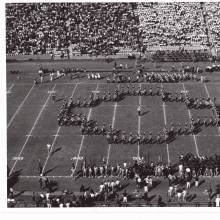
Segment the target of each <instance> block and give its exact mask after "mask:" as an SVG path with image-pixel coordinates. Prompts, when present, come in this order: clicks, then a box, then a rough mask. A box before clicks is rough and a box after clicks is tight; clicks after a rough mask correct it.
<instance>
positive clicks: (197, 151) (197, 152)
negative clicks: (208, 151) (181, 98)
mask: <svg viewBox="0 0 220 220" xmlns="http://www.w3.org/2000/svg"><path fill="white" fill-rule="evenodd" d="M182 86H183V90H184V91H186V88H185V85H184V83H182ZM185 95H186V93H185ZM187 111H188V115H189V119H190V118H191V117H192V114H191V112H190V110H189V109H188V108H187ZM192 136H193V140H194V143H195V147H196V154H197V156H198V157H199V148H198V145H197V140H196V135H195V134H193V135H192Z"/></svg>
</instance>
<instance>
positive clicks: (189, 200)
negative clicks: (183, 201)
mask: <svg viewBox="0 0 220 220" xmlns="http://www.w3.org/2000/svg"><path fill="white" fill-rule="evenodd" d="M196 196H197V195H196V194H192V195H190V196H188V198H187V201H188V202H192V201H193V200H194V199H195V198H196Z"/></svg>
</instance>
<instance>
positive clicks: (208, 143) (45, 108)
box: [7, 61, 220, 188]
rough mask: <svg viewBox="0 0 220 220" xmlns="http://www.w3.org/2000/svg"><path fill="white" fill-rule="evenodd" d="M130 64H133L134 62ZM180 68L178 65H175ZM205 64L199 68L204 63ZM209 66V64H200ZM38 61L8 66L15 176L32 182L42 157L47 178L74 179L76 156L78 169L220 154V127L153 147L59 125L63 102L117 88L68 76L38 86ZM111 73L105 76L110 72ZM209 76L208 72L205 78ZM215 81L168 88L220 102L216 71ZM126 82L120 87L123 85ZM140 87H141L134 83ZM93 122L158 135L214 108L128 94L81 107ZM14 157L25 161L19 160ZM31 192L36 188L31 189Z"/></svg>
mask: <svg viewBox="0 0 220 220" xmlns="http://www.w3.org/2000/svg"><path fill="white" fill-rule="evenodd" d="M78 62H79V63H75V62H70V63H67V62H66V61H65V62H63V63H62V62H52V63H49V62H48V63H43V64H42V66H44V67H54V68H61V67H63V66H66V65H67V66H70V67H71V66H72V65H76V66H81V67H82V66H83V67H86V68H87V69H109V70H110V69H112V67H113V63H105V62H101V61H87V62H86V61H82V62H81V63H80V61H78ZM123 62H129V65H130V66H133V64H134V63H133V62H134V61H123ZM175 65H178V64H175ZM199 65H200V64H199ZM201 65H203V66H204V65H208V64H201ZM39 66H40V64H39V63H28V62H27V63H16V64H15V63H8V64H7V72H8V73H7V159H8V166H9V167H10V169H11V173H13V172H15V171H21V177H23V178H26V181H27V182H28V181H30V183H31V181H32V177H33V178H35V177H36V176H38V175H39V174H38V171H37V168H38V159H40V160H41V161H42V163H43V165H44V172H45V175H47V176H51V177H54V178H56V177H57V178H59V179H65V177H69V175H70V168H71V158H72V157H77V158H78V159H77V160H76V165H77V167H78V168H79V167H80V164H81V162H82V160H80V159H79V158H80V157H83V158H86V159H87V161H89V162H94V163H96V164H99V163H101V162H102V160H103V158H104V159H105V160H106V161H107V163H108V164H109V165H111V164H116V163H122V162H124V161H127V162H132V161H133V157H137V156H142V157H145V158H149V159H150V160H152V161H158V158H159V157H162V159H163V161H164V162H170V163H171V164H173V163H175V162H177V160H178V156H179V155H180V154H186V153H189V152H191V153H193V154H194V155H213V154H215V153H216V154H220V131H219V130H218V128H217V127H212V128H210V127H209V128H203V129H202V131H201V132H200V133H199V134H198V135H195V136H193V135H188V136H180V137H177V138H176V139H175V140H174V141H173V142H171V143H170V144H160V145H158V144H153V145H149V144H146V145H140V146H139V145H138V144H133V145H129V144H127V145H124V144H117V145H116V144H112V145H108V144H107V141H106V138H105V137H103V136H87V135H85V136H82V135H81V133H80V130H79V128H78V127H59V126H58V124H57V115H58V112H59V108H60V106H61V105H62V99H63V98H64V97H65V96H66V97H70V96H73V97H74V98H75V99H76V98H77V97H78V96H81V97H83V96H88V95H89V93H90V92H91V91H94V90H97V91H100V92H101V93H102V92H104V91H112V92H113V91H114V89H115V88H116V86H117V84H106V83H105V79H103V80H99V81H97V80H96V81H94V80H92V81H91V80H90V81H88V80H87V79H86V78H82V79H77V80H69V78H68V77H66V78H62V79H59V80H55V81H53V82H52V83H45V84H42V85H37V86H33V79H34V78H35V77H36V76H37V73H36V72H37V70H38V68H39ZM145 66H148V67H149V68H153V67H154V64H151V63H148V64H147V63H146V64H145ZM171 66H172V64H161V67H160V68H164V69H167V68H170V67H171ZM11 69H18V70H20V71H22V72H24V74H22V75H21V76H20V78H18V76H17V75H12V74H10V73H9V71H10V70H11ZM105 74H106V73H105ZM205 75H207V74H205ZM209 78H210V82H208V83H206V84H203V83H199V82H184V84H182V83H175V84H173V83H172V84H171V83H170V84H169V83H168V84H163V87H164V88H165V89H166V90H168V91H173V92H175V91H181V90H183V89H184V88H185V89H186V90H188V91H189V93H190V94H191V95H192V96H195V97H209V96H210V97H214V96H215V97H218V98H220V75H219V73H213V74H212V75H211V76H210V77H209ZM122 85H124V86H125V84H120V86H122ZM135 85H136V86H139V85H140V84H139V83H136V84H135ZM141 86H142V87H147V88H149V87H152V88H153V90H154V88H155V89H156V87H157V86H161V85H160V84H156V83H155V84H147V83H141ZM51 90H54V91H56V94H57V98H58V99H60V100H59V101H57V102H56V103H53V102H52V100H51V93H48V91H51ZM140 103H141V104H142V105H143V107H144V111H145V114H144V115H143V116H141V117H140V118H138V116H137V112H136V109H137V105H138V104H140ZM80 111H82V112H84V113H86V114H87V115H88V117H89V119H94V120H97V121H98V122H100V124H101V123H102V122H105V123H106V124H107V125H108V124H113V126H114V128H117V129H121V130H125V131H126V132H127V133H129V132H133V133H137V132H138V131H140V132H141V133H143V132H144V131H152V132H153V133H156V132H157V131H159V130H161V129H162V128H163V127H164V125H165V124H167V126H168V127H169V125H170V123H171V122H173V123H174V124H178V122H182V123H184V122H187V121H188V120H189V115H190V114H192V115H193V116H195V117H196V116H201V117H204V116H211V115H212V113H211V110H194V109H192V110H190V111H188V110H187V108H186V106H185V105H184V104H179V103H174V102H173V103H170V102H169V103H166V104H165V105H164V104H163V102H162V101H161V98H160V97H157V96H153V97H149V96H148V97H145V96H144V97H143V96H142V97H139V96H128V97H125V98H124V99H123V100H122V101H120V102H118V103H115V102H108V103H102V104H100V105H98V106H96V107H93V108H80ZM47 143H51V144H52V152H53V153H52V155H51V156H50V157H47V149H46V144H47ZM15 157H21V158H20V159H19V158H15ZM29 188H31V186H30V187H29Z"/></svg>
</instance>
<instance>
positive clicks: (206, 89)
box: [203, 83, 220, 133]
mask: <svg viewBox="0 0 220 220" xmlns="http://www.w3.org/2000/svg"><path fill="white" fill-rule="evenodd" d="M203 85H204V87H205V91H206V94H207V96H208V98H211V97H210V94H209V90H208V88H207V86H206V83H203ZM215 114H216V117H217V116H218V113H217V111H216V109H215ZM218 132H219V133H220V127H218Z"/></svg>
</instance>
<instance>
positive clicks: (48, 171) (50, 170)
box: [44, 166, 59, 176]
mask: <svg viewBox="0 0 220 220" xmlns="http://www.w3.org/2000/svg"><path fill="white" fill-rule="evenodd" d="M57 167H59V166H55V167H53V168H51V169H49V170H47V171H45V172H44V176H45V175H47V174H48V173H50V172H52V171H53V170H55V169H56V168H57Z"/></svg>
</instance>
